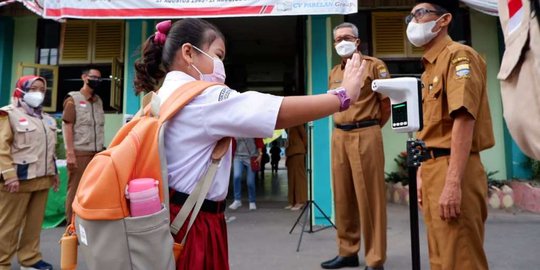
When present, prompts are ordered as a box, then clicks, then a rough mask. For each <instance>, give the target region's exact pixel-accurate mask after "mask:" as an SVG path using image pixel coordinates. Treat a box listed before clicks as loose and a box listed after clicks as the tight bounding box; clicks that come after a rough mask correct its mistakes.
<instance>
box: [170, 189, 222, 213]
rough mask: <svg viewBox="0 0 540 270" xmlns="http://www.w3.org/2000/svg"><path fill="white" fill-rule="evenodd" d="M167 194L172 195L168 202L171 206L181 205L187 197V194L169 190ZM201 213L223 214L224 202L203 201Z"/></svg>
mask: <svg viewBox="0 0 540 270" xmlns="http://www.w3.org/2000/svg"><path fill="white" fill-rule="evenodd" d="M169 192H170V193H171V194H172V195H171V196H170V201H169V202H170V203H172V204H176V205H183V204H184V202H186V200H187V198H188V197H189V194H186V193H183V192H178V191H175V190H171V189H169ZM201 211H203V212H207V213H223V212H225V200H223V201H219V202H216V201H211V200H207V199H204V202H203V204H202V206H201Z"/></svg>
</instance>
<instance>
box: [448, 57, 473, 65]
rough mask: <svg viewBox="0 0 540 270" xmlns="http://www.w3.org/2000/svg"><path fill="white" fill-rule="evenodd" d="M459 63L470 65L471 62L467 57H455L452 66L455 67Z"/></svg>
mask: <svg viewBox="0 0 540 270" xmlns="http://www.w3.org/2000/svg"><path fill="white" fill-rule="evenodd" d="M461 62H466V63H470V62H471V60H470V59H469V57H465V56H462V57H456V58H454V59H452V64H453V65H455V64H457V63H461Z"/></svg>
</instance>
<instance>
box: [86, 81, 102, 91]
mask: <svg viewBox="0 0 540 270" xmlns="http://www.w3.org/2000/svg"><path fill="white" fill-rule="evenodd" d="M87 84H88V86H89V87H90V88H92V90H94V92H95V91H96V90H97V89H98V88H99V86H100V85H101V80H90V79H88V83H87Z"/></svg>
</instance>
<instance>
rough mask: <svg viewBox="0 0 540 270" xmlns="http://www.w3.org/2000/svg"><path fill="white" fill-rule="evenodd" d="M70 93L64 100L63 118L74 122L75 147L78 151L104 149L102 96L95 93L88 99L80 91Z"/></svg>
mask: <svg viewBox="0 0 540 270" xmlns="http://www.w3.org/2000/svg"><path fill="white" fill-rule="evenodd" d="M68 95H69V97H67V98H66V99H65V100H64V111H63V114H62V120H63V122H64V123H72V124H73V147H74V148H75V150H77V151H87V152H98V151H101V150H103V144H104V136H105V129H104V126H105V113H104V111H103V102H102V101H101V98H99V96H97V95H94V96H92V97H91V98H89V99H86V98H85V97H84V95H83V94H82V93H80V92H79V91H74V92H70V93H69V94H68Z"/></svg>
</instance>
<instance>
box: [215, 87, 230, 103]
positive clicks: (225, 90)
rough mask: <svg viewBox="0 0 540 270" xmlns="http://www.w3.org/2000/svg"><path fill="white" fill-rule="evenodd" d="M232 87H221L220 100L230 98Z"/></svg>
mask: <svg viewBox="0 0 540 270" xmlns="http://www.w3.org/2000/svg"><path fill="white" fill-rule="evenodd" d="M231 91H232V90H231V89H230V88H223V89H221V92H219V98H218V101H222V100H226V99H228V98H229V95H230V94H231Z"/></svg>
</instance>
